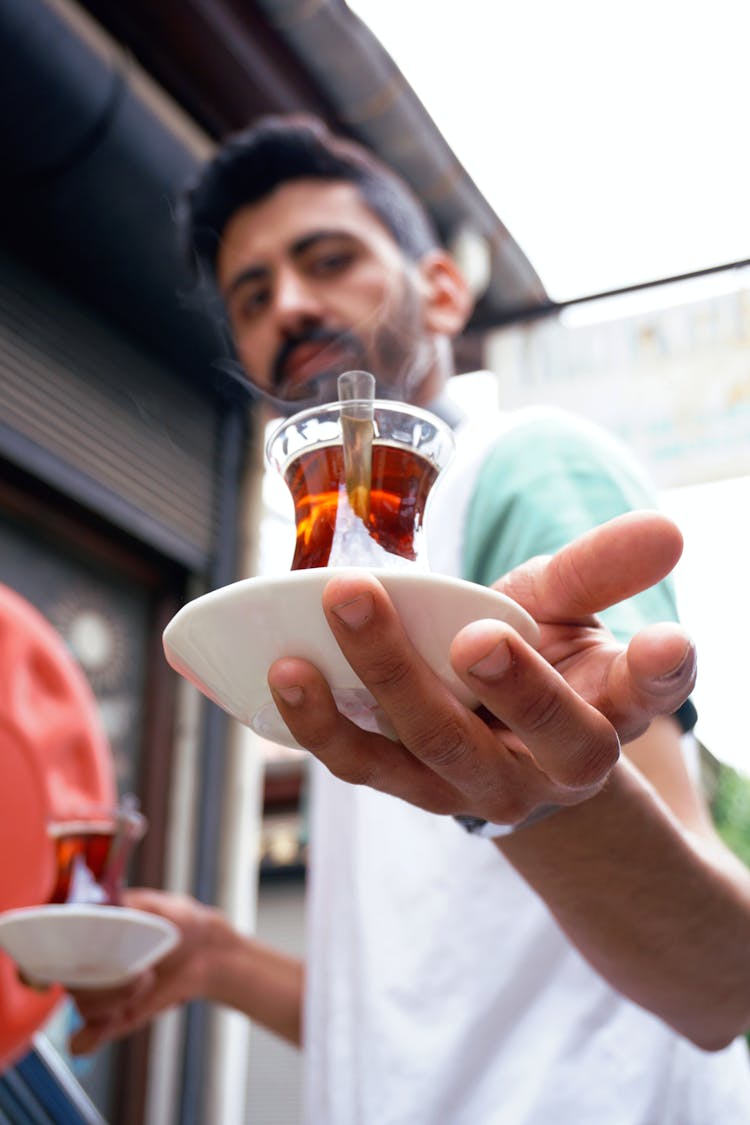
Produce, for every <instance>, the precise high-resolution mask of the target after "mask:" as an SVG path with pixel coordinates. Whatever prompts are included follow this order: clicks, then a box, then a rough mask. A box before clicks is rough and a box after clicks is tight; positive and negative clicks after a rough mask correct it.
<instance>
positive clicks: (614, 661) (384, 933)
mask: <svg viewBox="0 0 750 1125" xmlns="http://www.w3.org/2000/svg"><path fill="white" fill-rule="evenodd" d="M187 227H188V236H189V243H190V247H191V250H192V252H193V253H194V254H195V255H196V256H197V259H198V262H199V264H200V266H201V268H202V270H203V271H204V272H205V273H206V275H207V276H208V277H212V278H214V279H215V283H216V285H217V287H218V291H219V293H220V295H221V298H222V301H223V304H224V306H225V308H226V312H227V316H228V321H229V326H230V329H231V335H232V339H233V341H234V345H235V349H236V353H237V356H238V359H239V362H240V363H241V365H242V368H243V369H244V372H245V373H246V377H247V378H248V379H250V381H251V382H252V384H253V386H254V387H255V388H256V389H257V391H258V393H260V394H261V395H263V396H264V397H266V398H268V399H270V400H272V401H273V402H275V403H276V404H277V406H278V407H279V408H280V409H281V410H283V411H289V410H294V409H299V408H301V407H302V406H304V405H307V404H309V403H310V402H311V401H322V400H326V399H331V398H335V397H336V378H337V376H338V374H340V373H341V372H342V371H344V370H347V369H351V368H365V369H369V370H372V371H373V373H374V374H375V375H376V377H377V379H378V391H379V394H381V395H385V396H392V397H397V398H408V399H409V400H410V401H412V402H413V403H415V404H419V405H422V406H427V407H429V408H432V409H434V410H437V411H441V412H444V407H443V404H442V402H441V392H442V389H443V386H444V383H445V380H446V379H447V378H448V376H449V375H450V374H451V358H450V346H449V342H450V339H451V338H452V337H453V336H455V335H456V334H457V333H458V332H459V331H460V330H461V328H462V326H463V324H464V323H465V320H466V317H467V316H468V314H469V311H470V301H469V297H468V293H467V289H466V285H465V282H464V280H463V278H462V277H461V274H460V272H459V271H458V269H457V268H456V266H455V264H454V263H453V261H452V260H451V258H450V257H449V256H448V255H447V254H446V253H445V252H444V251H443V250H442V249H441V248H440V247H439V245H438V243H437V240H436V238H435V236H434V234H433V233H432V231H431V229H430V227H429V224H428V222H427V220H426V219H425V216H424V214H423V213H422V211H421V208H420V207H419V205H418V204H417V203H416V202H415V201H414V200H413V198H412V197H411V195H410V193H409V192H408V191H407V190H406V189H405V188H404V186H403V185H402V184H401V183H400V181H398V180H397V179H396V178H395V177H393V176H392V174H391V173H389V172H388V171H386V170H385V169H383V168H382V167H381V166H380V165H379V164H378V163H377V162H375V161H373V160H372V159H371V157H369V155H368V154H367V153H365V152H364V151H362V150H361V149H359V148H358V147H357V146H353V145H351V144H350V143H348V142H343V141H340V140H337V139H336V138H333V137H331V136H330V135H329V134H327V133H326V132H325V130H324V129H323V128H322V126H320V125H319V124H318V123H316V122H314V121H311V120H308V119H305V120H294V119H292V120H287V121H283V120H270V121H265V122H261V123H260V124H259V125H258V126H257V127H256V128H255V129H254V130H250V132H249V133H248V134H247V135H245V136H244V137H240V138H237V139H235V140H234V141H232V142H230V143H229V144H228V145H227V146H225V147H224V149H223V150H222V151H221V152H220V153H219V155H218V157H217V158H216V159H215V160H214V161H213V162H212V163H211V164H210V165H209V166H208V168H207V169H206V170H205V172H204V174H203V176H202V178H201V180H200V182H199V184H198V186H197V187H196V188H195V189H194V190H193V192H192V194H191V196H190V200H189V209H188V215H187ZM479 431H480V432H479V433H477V428H476V427H473V426H472V425H471V424H468V425H467V424H465V423H461V424H459V425H458V426H457V435H458V439H459V450H458V456H457V459H456V464H455V466H454V467H453V469H452V470H449V472H448V474H447V475H446V480H445V482H444V485H441V488H440V489H439V490H437V492H436V503H437V501H438V498H440V497H441V496H442V499H441V500H440V505H438V506H437V507H436V508H433V511H432V513H431V520H432V527H433V535H432V541H431V558H432V563H433V567H434V569H437V570H441V569H443V570H447V571H451V570H452V571H454V572H457V571H459V570H460V571H461V572H462V573H464V575H465V576H467V577H469V578H471V579H473V580H474V581H483V582H491V581H493V580H495V579H497V578H498V576H499V575H501V574H506V577H505V578H503V579H501V580H499V581H497V582H496V585H497V586H498V588H500V589H502V590H504V591H505V592H506V593H508V594H509V595H511V596H512V597H514V598H515V599H516V600H517V601H518V602H520V603H521V604H522V605H524V606H525V607H526V609H528V610H529V612H531V614H532V615H533V616H534V617H535V618H536V620H537V621H538V622H539V624H540V626H541V634H542V639H541V644H540V646H539V649H538V650H537V651H535V650H533V649H532V648H530V647H529V646H528V645H526V644H525V643H524V642H523V641H521V639H520V638H519V637H518V636H517V635H516V634H514V633H513V632H512V631H511V630H509V629H508V628H507V627H505V626H503V625H501V624H499V623H496V622H477V623H474V624H472V625H471V626H469V627H468V628H467V629H465V630H462V632H461V633H460V634H459V635H458V636H457V637H456V639H455V641H454V644H453V648H452V662H453V666H454V668H455V670H456V672H457V673H458V675H459V676H460V677H461V678H462V679H464V680H465V682H466V683H467V684H468V685H469V686H470V687H471V689H472V691H473V693H474V695H475V696H476V697H477V698H478V699H479V700H480V702H481V704H482V707H481V709H480V710H479V711H478V712H472V711H469V710H467V709H466V708H465V707H463V706H462V705H460V704H459V703H458V702H457V700H456V699H455V697H453V695H452V694H451V693H450V692H449V691H448V690H447V689H446V688H445V687H444V686H443V685H442V683H441V682H439V681H438V680H437V679H436V678H435V677H434V676H433V675H432V673H431V672H430V671H429V669H427V668H426V667H425V666H424V665H423V664H422V663H421V661H420V660H419V659H418V657H417V656H416V654H415V653H414V652H413V650H412V649H411V647H410V645H409V643H408V641H407V640H406V638H405V637H404V635H403V633H402V631H401V628H400V625H399V622H398V620H397V619H396V617H395V614H394V613H393V610H392V607H391V605H390V603H389V601H388V598H387V596H386V595H385V592H384V590H383V588H382V587H381V586H380V584H379V583H378V582H377V580H376V578H374V577H373V576H372V575H368V574H366V573H363V574H362V575H361V576H356V575H355V576H353V575H351V574H349V575H346V576H344V575H340V576H338V577H336V578H335V579H333V580H332V581H331V582H330V583H329V585H328V587H327V588H326V591H325V595H324V608H325V611H326V614H327V617H328V620H329V623H330V625H331V628H332V629H333V632H334V634H335V636H336V638H337V640H338V643H339V644H340V646H341V648H342V650H343V652H344V654H345V655H346V657H347V659H348V660H349V661H350V663H351V664H352V666H353V667H354V668H355V670H356V671H357V672H358V673H359V675H360V677H361V678H362V680H363V682H364V683H365V684H366V685H367V686H368V687H369V688H370V690H371V691H372V693H373V695H374V696H375V697H376V698H377V699H378V701H379V703H380V705H381V706H382V707H383V708H384V710H385V711H386V712H387V714H388V716H389V718H390V720H391V722H392V725H393V728H394V730H395V731H396V732H397V734H398V738H399V740H400V741H399V742H394V741H391V740H388V739H385V738H383V737H381V736H379V735H375V734H371V733H367V732H364V731H362V730H360V729H359V728H357V727H355V726H353V724H351V723H350V722H349V721H348V720H347V719H345V718H344V717H343V716H341V715H340V714H339V713H338V711H337V710H336V708H335V706H334V704H333V700H332V698H331V695H330V692H329V690H328V686H327V684H326V683H325V681H324V680H323V678H322V677H321V676H320V674H319V673H318V672H317V670H316V669H315V668H314V667H312V666H310V665H308V664H305V663H304V662H302V661H300V660H297V659H293V658H287V659H284V660H280V661H278V662H277V663H276V665H275V666H274V667H273V668H272V669H271V672H270V674H269V682H270V684H271V687H272V690H273V692H274V697H275V700H276V702H277V705H278V707H279V709H280V711H281V713H282V715H283V717H284V719H285V721H286V723H287V725H288V726H289V727H290V729H291V730H292V732H293V734H294V735H295V737H296V738H297V739H298V740H299V741H300V742H301V744H303V745H305V746H307V747H309V748H310V750H311V751H312V752H313V754H314V755H315V756H316V758H317V759H319V761H320V762H321V763H322V764H323V766H325V767H327V768H326V769H318V768H316V770H315V776H314V790H313V817H312V826H311V839H312V853H311V876H310V903H309V915H310V926H309V941H308V949H309V957H308V965H307V970H306V972H303V968H302V966H301V965H300V964H298V963H297V962H296V961H294V960H292V959H290V958H287V957H285V956H282V955H280V954H277V953H276V952H275V951H273V950H270V949H267V948H264V947H262V946H261V945H260V944H259V943H257V942H255V941H253V940H248V939H246V938H244V937H242V936H240V935H237V934H235V933H233V931H232V930H231V928H230V927H229V926H228V925H227V923H226V921H225V920H224V919H223V918H222V917H221V916H220V915H219V914H218V913H217V912H215V911H213V910H210V909H209V908H207V907H204V906H202V905H200V904H197V903H194V902H193V901H192V900H190V899H185V898H177V897H175V896H170V895H164V894H160V893H159V892H155V891H144V890H141V891H132V892H130V896H129V899H128V901H129V902H130V904H132V905H135V906H138V907H141V908H143V909H149V910H153V911H155V912H157V913H162V914H165V915H166V916H168V917H170V918H172V919H173V920H174V921H176V922H177V924H178V925H179V926H180V927H181V929H182V934H183V939H182V943H181V945H180V946H179V947H178V949H177V950H176V951H175V952H174V953H173V954H171V955H170V956H169V957H168V958H167V959H166V960H165V961H164V962H162V963H161V965H159V966H157V967H156V969H155V970H153V971H152V972H150V973H148V974H145V975H144V976H143V977H142V978H141V979H140V980H139V981H138V982H137V983H136V984H135V985H134V986H132V987H131V988H130V989H126V990H123V991H121V992H119V993H115V994H99V995H96V994H88V995H84V994H81V995H79V996H78V997H77V999H78V1002H79V1006H80V1008H81V1011H82V1013H83V1015H84V1017H85V1019H86V1021H87V1022H86V1023H85V1025H84V1027H83V1029H82V1030H81V1031H80V1032H79V1033H78V1035H77V1037H76V1039H75V1041H74V1047H75V1049H77V1050H79V1051H85V1050H90V1049H92V1048H93V1047H94V1046H95V1045H97V1044H98V1043H99V1042H101V1041H102V1040H104V1039H106V1038H111V1037H113V1036H115V1035H121V1034H124V1033H125V1032H127V1031H128V1030H130V1029H132V1028H135V1027H137V1026H139V1025H141V1024H142V1023H143V1022H145V1021H146V1020H148V1019H150V1018H151V1017H152V1016H153V1015H154V1014H155V1013H156V1012H158V1011H160V1010H162V1009H163V1008H165V1007H167V1006H170V1005H172V1004H175V1003H179V1002H182V1001H184V1000H187V999H189V998H191V997H202V998H205V999H210V1000H212V1001H214V1002H217V1003H224V1004H229V1005H231V1006H233V1007H235V1008H237V1009H238V1010H240V1011H243V1012H245V1013H246V1014H247V1015H248V1016H250V1017H251V1018H253V1019H255V1020H258V1021H260V1022H261V1023H264V1024H265V1025H266V1026H268V1027H270V1028H271V1029H273V1030H275V1031H276V1032H277V1033H279V1034H280V1035H283V1036H285V1037H286V1038H288V1039H289V1040H291V1041H293V1042H302V1041H303V1040H304V1045H305V1051H306V1056H307V1058H306V1061H307V1066H306V1074H307V1078H306V1093H305V1100H306V1120H307V1121H308V1122H311V1123H313V1125H329V1123H330V1125H351V1123H353V1122H362V1123H365V1125H370V1123H371V1125H386V1123H394V1125H438V1123H439V1125H442V1123H444V1122H445V1123H447V1125H468V1123H472V1125H477V1123H478V1125H489V1123H495V1122H497V1123H503V1125H549V1123H550V1122H553V1121H554V1122H561V1123H563V1125H566V1123H568V1122H576V1123H579V1122H591V1123H594V1122H596V1123H597V1125H600V1123H607V1125H610V1123H614V1122H622V1123H627V1125H669V1123H673V1125H709V1123H714V1122H721V1123H722V1125H727V1123H734V1122H737V1123H739V1122H740V1121H747V1120H750V1078H749V1077H748V1072H747V1059H746V1055H745V1050H744V1044H743V1043H742V1042H739V1041H737V1042H733V1040H734V1039H735V1037H736V1036H738V1035H739V1034H740V1033H741V1032H742V1031H743V1030H744V1029H745V1027H746V1026H748V1024H750V959H749V958H748V957H747V948H748V944H749V943H750V877H749V876H748V873H747V872H746V871H745V869H744V868H743V867H742V866H741V865H740V864H739V863H738V862H737V861H735V860H734V858H733V857H732V856H731V855H730V854H729V853H728V852H727V851H726V850H725V849H724V848H723V847H722V846H721V844H720V843H719V842H718V840H717V838H716V837H715V835H714V833H713V831H712V828H711V825H710V821H709V818H708V815H707V813H706V810H705V808H704V806H703V804H702V801H701V798H700V795H699V793H698V791H697V789H696V787H695V786H694V784H693V781H692V779H691V775H690V772H689V770H688V768H687V765H686V762H685V759H684V757H683V753H682V745H681V736H682V729H681V727H680V725H679V722H678V720H677V719H676V718H674V717H672V716H673V714H674V713H675V712H677V711H678V708H679V707H680V704H681V703H682V702H683V700H684V699H685V698H686V697H687V695H688V693H689V691H690V689H691V687H692V684H693V681H694V676H695V654H694V651H693V648H692V646H691V644H690V643H689V641H688V639H687V637H686V636H685V634H684V633H683V631H682V630H681V629H680V628H679V626H678V625H677V624H676V623H674V621H675V614H674V609H673V605H672V599H671V592H670V589H669V587H668V586H667V585H666V584H665V583H663V582H661V580H662V579H663V578H664V577H665V576H666V575H667V574H668V573H669V571H670V570H671V568H672V567H673V565H674V563H675V562H676V560H677V558H678V556H679V552H680V537H679V532H678V531H677V529H676V528H674V526H673V525H671V524H670V523H669V521H666V520H665V519H663V518H662V517H661V516H659V515H658V514H657V513H655V512H653V511H643V510H642V509H647V508H649V507H652V499H651V496H650V493H649V491H648V488H647V486H646V485H645V483H644V482H643V480H642V478H641V476H640V473H639V471H638V470H637V468H636V467H635V466H633V465H632V463H631V461H630V459H629V457H628V456H627V454H626V453H625V452H624V451H623V450H622V449H621V448H620V447H619V445H617V444H616V443H615V442H614V441H612V439H610V438H609V437H608V436H606V435H603V434H601V433H600V432H599V431H598V430H595V429H594V428H593V427H589V426H587V425H584V424H582V423H579V422H577V421H576V420H574V419H571V418H568V417H567V416H565V415H562V414H560V413H558V412H544V411H540V412H534V411H531V412H526V413H523V414H521V415H520V416H519V417H517V418H515V417H514V418H504V419H498V420H496V428H494V429H493V428H492V427H487V426H482V427H479ZM630 509H640V510H639V511H631V513H630V514H629V515H628V514H624V513H627V512H628V511H629V510H630ZM613 517H614V518H613ZM592 529H593V530H592ZM576 536H579V538H577V539H576V538H575V537H576ZM571 540H575V541H574V542H571ZM553 552H554V553H553ZM550 553H553V555H552V558H551V559H549V558H544V557H539V556H542V555H547V554H550ZM532 556H536V557H532ZM655 583H659V584H658V585H655ZM640 591H644V593H641V594H640V595H639V597H638V598H632V597H631V595H636V594H639V592H640ZM608 607H613V608H611V609H609V616H608V617H607V614H606V613H605V614H604V616H605V617H607V620H608V623H609V625H610V627H611V629H612V630H613V632H614V633H615V634H616V635H617V637H618V640H615V637H614V636H613V635H612V633H610V632H607V630H605V629H604V627H603V626H602V625H601V624H600V623H599V620H598V619H597V618H596V617H595V616H594V615H595V614H598V613H599V612H600V611H607V610H608ZM670 620H671V621H672V622H673V623H672V624H669V623H661V624H659V622H669V621H670ZM631 637H632V639H631ZM618 642H619V643H618ZM620 740H622V741H623V742H626V741H627V742H629V745H628V746H627V747H626V749H627V757H622V758H621V757H620V756H619V743H620ZM351 783H353V784H351ZM396 798H400V799H396ZM456 818H458V819H456ZM464 828H468V829H469V831H468V832H467V831H464ZM484 836H486V837H488V838H486V839H485V838H483V837H484Z"/></svg>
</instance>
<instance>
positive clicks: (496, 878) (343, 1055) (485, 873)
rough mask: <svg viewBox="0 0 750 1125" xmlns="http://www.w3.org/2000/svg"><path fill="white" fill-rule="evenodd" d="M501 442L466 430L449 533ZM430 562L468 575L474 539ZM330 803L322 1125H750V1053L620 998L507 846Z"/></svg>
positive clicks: (314, 875) (313, 1078) (337, 793)
mask: <svg viewBox="0 0 750 1125" xmlns="http://www.w3.org/2000/svg"><path fill="white" fill-rule="evenodd" d="M497 432H498V431H497V427H496V425H495V426H494V428H493V427H492V426H491V425H487V426H485V427H483V428H482V430H481V432H478V431H477V428H476V427H474V426H472V427H464V428H463V432H462V430H461V429H459V432H458V450H457V455H456V458H455V460H454V463H453V466H452V468H451V469H449V470H448V475H447V476H446V480H445V481H444V482H443V483H442V484H441V487H440V489H439V490H438V492H437V493H436V497H435V502H434V505H433V510H432V512H431V513H430V518H431V519H432V520H434V523H435V524H437V525H440V518H439V515H438V512H436V510H435V509H436V508H438V506H439V505H443V504H444V505H446V507H445V508H444V511H450V512H451V518H452V520H453V521H454V525H455V526H459V527H460V526H461V523H462V521H463V518H464V515H463V513H462V511H461V510H460V509H461V506H462V505H463V507H464V508H465V506H466V503H467V497H468V495H470V493H471V491H472V489H473V487H474V481H475V478H476V475H477V472H478V470H479V467H480V465H481V463H482V461H483V458H484V453H485V452H486V450H487V448H488V444H489V442H490V441H491V440H492V437H493V433H494V436H497ZM456 521H458V522H456ZM430 557H431V561H432V566H433V569H435V570H441V571H446V572H450V573H457V572H458V571H459V568H460V552H459V550H458V539H455V540H454V541H452V542H451V543H448V544H445V543H444V544H442V546H441V545H440V544H438V543H435V544H431V548H430ZM311 796H312V800H311V825H310V837H311V843H312V851H311V863H310V882H309V891H308V894H309V903H308V976H307V980H308V984H307V995H306V1005H305V1023H306V1032H305V1042H306V1049H305V1055H306V1060H305V1118H304V1120H305V1122H306V1125H747V1123H748V1122H750V1068H749V1067H748V1059H747V1050H746V1046H745V1043H744V1041H738V1042H737V1043H735V1044H733V1045H732V1046H731V1047H730V1048H728V1049H727V1050H725V1051H721V1052H718V1053H715V1054H708V1053H705V1052H702V1051H700V1050H698V1049H697V1048H696V1047H694V1046H693V1045H692V1044H691V1043H689V1042H688V1041H687V1040H686V1039H683V1038H682V1037H680V1036H678V1035H676V1034H675V1033H674V1032H672V1031H671V1030H670V1029H669V1028H668V1027H667V1026H666V1025H665V1024H663V1023H662V1022H661V1021H660V1020H658V1019H657V1018H656V1017H654V1016H652V1015H650V1014H649V1013H647V1012H646V1011H644V1010H643V1009H640V1008H638V1007H637V1006H636V1005H634V1004H632V1003H630V1002H629V1001H628V1000H625V999H624V998H623V997H622V996H620V995H619V994H618V993H616V992H614V991H613V990H612V989H611V988H610V987H609V986H608V985H607V984H606V983H605V982H604V981H603V980H602V979H601V978H600V977H599V976H598V975H597V974H596V973H594V972H593V970H592V969H590V968H589V966H588V964H587V963H586V962H585V961H584V960H583V958H582V957H581V956H580V955H579V954H578V953H577V951H576V950H575V949H574V948H573V947H572V946H571V944H570V943H569V942H568V941H567V939H566V938H565V936H564V935H563V934H562V933H561V931H560V930H559V928H558V927H557V925H556V923H555V922H554V920H553V919H552V918H551V916H550V914H549V913H548V911H547V909H546V907H545V906H544V904H543V902H542V901H541V900H540V899H539V898H538V896H537V895H536V894H535V893H534V892H533V891H532V890H530V889H529V887H528V886H527V884H525V883H524V882H523V880H522V879H521V878H520V877H519V876H518V875H517V874H516V872H515V871H514V870H513V868H512V867H511V866H510V865H509V864H508V863H507V862H506V861H505V860H504V859H503V857H502V855H501V854H500V853H499V852H498V851H497V849H496V848H495V847H494V846H493V845H492V843H490V842H489V841H485V840H481V839H477V838H474V837H470V836H468V835H467V834H466V833H464V831H463V830H462V829H461V828H459V827H458V826H457V825H456V824H455V822H454V821H453V820H452V819H451V818H449V817H440V816H434V815H432V814H430V813H426V812H423V811H421V810H419V809H416V808H414V807H412V806H410V805H408V804H406V803H405V802H402V801H399V800H397V799H395V798H392V797H388V796H386V795H384V794H381V793H377V792H374V791H372V790H369V789H366V788H362V787H353V786H349V785H346V784H344V783H342V782H340V781H338V780H337V779H335V778H333V777H332V776H331V775H330V774H328V773H327V771H325V770H324V769H323V768H322V767H320V766H319V765H317V763H315V764H314V769H313V783H312V794H311ZM552 861H553V860H551V862H552Z"/></svg>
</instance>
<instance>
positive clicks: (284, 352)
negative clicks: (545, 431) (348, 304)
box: [271, 325, 365, 391]
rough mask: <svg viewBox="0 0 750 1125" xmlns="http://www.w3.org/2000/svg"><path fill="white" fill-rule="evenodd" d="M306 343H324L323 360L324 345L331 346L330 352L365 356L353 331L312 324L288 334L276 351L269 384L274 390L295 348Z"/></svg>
mask: <svg viewBox="0 0 750 1125" xmlns="http://www.w3.org/2000/svg"><path fill="white" fill-rule="evenodd" d="M307 344H322V345H324V350H323V352H322V356H321V358H322V359H323V360H324V359H325V346H326V345H328V346H329V347H330V348H331V352H332V353H333V352H336V353H338V352H341V351H345V352H348V353H349V355H351V356H352V357H356V358H357V359H364V356H365V349H364V347H363V346H362V343H361V341H360V340H359V338H358V337H357V336H355V334H354V333H353V332H351V331H349V330H348V329H341V330H340V331H337V332H335V331H333V330H332V329H330V328H321V327H319V326H317V325H314V326H312V327H310V328H306V329H305V330H304V331H303V332H299V333H297V334H296V335H295V336H289V337H288V338H287V339H286V340H285V341H284V343H283V344H282V345H281V347H280V348H279V350H278V351H277V353H276V355H275V357H274V361H273V365H272V367H271V386H272V387H273V388H274V390H276V391H278V390H279V389H280V388H281V387H282V386H283V383H284V380H285V379H286V367H287V364H288V363H289V360H290V358H291V357H292V356H293V355H294V352H295V351H296V350H297V348H300V347H304V346H305V345H307Z"/></svg>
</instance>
